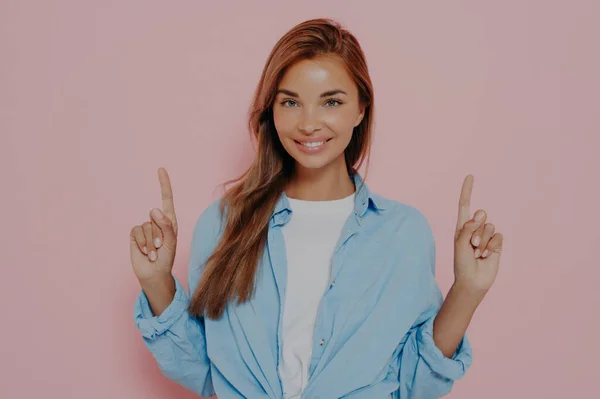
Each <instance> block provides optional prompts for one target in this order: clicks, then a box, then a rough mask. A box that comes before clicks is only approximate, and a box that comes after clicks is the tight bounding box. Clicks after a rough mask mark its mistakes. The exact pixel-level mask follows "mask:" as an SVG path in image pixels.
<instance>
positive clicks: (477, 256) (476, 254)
mask: <svg viewBox="0 0 600 399" xmlns="http://www.w3.org/2000/svg"><path fill="white" fill-rule="evenodd" d="M480 253H481V251H480V250H479V248H477V249H476V250H475V257H476V258H479V254H480Z"/></svg>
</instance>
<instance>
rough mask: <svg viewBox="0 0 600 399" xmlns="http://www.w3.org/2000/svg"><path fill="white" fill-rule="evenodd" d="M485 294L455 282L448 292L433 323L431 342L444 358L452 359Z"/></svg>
mask: <svg viewBox="0 0 600 399" xmlns="http://www.w3.org/2000/svg"><path fill="white" fill-rule="evenodd" d="M484 296H485V292H481V291H473V290H470V289H468V288H466V287H465V286H463V285H461V284H460V283H458V282H455V283H454V285H452V288H450V291H448V295H447V296H446V299H445V300H444V303H443V304H442V307H441V309H440V310H439V312H438V314H437V316H436V317H435V320H434V323H433V340H434V342H435V345H436V346H437V347H438V348H439V349H440V351H441V352H442V353H443V354H444V356H446V357H452V355H453V354H454V353H455V352H456V349H457V347H458V344H459V343H460V341H461V340H462V338H463V336H464V335H465V333H466V331H467V327H468V326H469V323H470V322H471V318H472V317H473V314H474V313H475V309H477V306H479V304H480V303H481V301H482V300H483V297H484Z"/></svg>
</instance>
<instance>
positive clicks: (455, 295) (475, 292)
mask: <svg viewBox="0 0 600 399" xmlns="http://www.w3.org/2000/svg"><path fill="white" fill-rule="evenodd" d="M487 291H488V290H487V289H481V288H477V287H473V285H471V284H468V282H466V281H463V280H455V281H454V284H452V287H450V290H449V291H448V295H447V296H446V298H448V297H451V298H452V299H453V300H456V301H458V302H460V303H461V304H462V306H464V307H468V308H471V309H472V310H473V311H475V309H476V308H477V306H479V304H480V303H481V301H482V300H483V298H484V297H485V295H486V294H487Z"/></svg>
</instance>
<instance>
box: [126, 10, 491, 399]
mask: <svg viewBox="0 0 600 399" xmlns="http://www.w3.org/2000/svg"><path fill="white" fill-rule="evenodd" d="M373 104H374V98H373V89H372V85H371V80H370V77H369V73H368V69H367V64H366V61H365V58H364V54H363V52H362V50H361V48H360V46H359V43H358V42H357V40H356V38H355V37H354V36H353V35H352V34H351V33H350V32H348V31H347V30H345V29H343V28H342V27H340V26H339V25H338V24H337V23H335V22H333V21H330V20H325V19H316V20H310V21H306V22H304V23H301V24H299V25H297V26H296V27H294V28H293V29H292V30H290V31H289V32H288V33H286V34H285V35H284V36H283V37H282V38H281V39H280V40H279V41H278V42H277V44H276V45H275V47H274V48H273V50H272V52H271V54H270V55H269V57H268V59H267V62H266V65H265V67H264V71H263V73H262V76H261V79H260V81H259V83H258V86H257V89H256V93H255V97H254V101H253V103H252V107H251V113H250V120H249V127H250V131H251V133H252V134H253V137H254V139H255V140H256V143H257V154H256V156H255V158H254V161H253V163H252V164H251V165H250V167H249V168H248V170H247V171H246V172H245V173H244V174H243V175H242V176H241V177H240V178H238V179H236V180H234V181H232V182H235V183H236V184H235V185H233V187H231V188H229V189H228V190H227V191H226V192H225V194H224V195H223V196H222V197H221V198H219V199H218V200H216V201H214V202H213V203H212V204H211V205H210V206H209V207H208V208H207V209H206V210H204V211H203V212H202V213H201V215H200V217H199V219H198V221H197V223H196V225H195V228H194V232H193V236H192V246H191V256H190V260H189V269H188V286H189V294H188V292H186V290H185V289H184V288H183V286H182V285H181V283H180V282H179V281H178V280H177V278H175V277H174V276H173V274H172V267H173V262H174V259H175V250H176V244H177V218H176V215H175V207H174V204H173V193H172V189H171V184H170V180H169V177H168V174H167V172H166V170H165V169H164V168H160V169H159V180H160V185H161V191H162V198H163V205H162V211H161V210H159V209H153V210H152V211H151V212H150V219H149V221H146V222H145V223H143V224H142V225H140V226H136V227H134V228H133V229H132V230H131V239H130V241H131V262H132V265H133V269H134V271H135V274H136V276H137V278H138V280H139V282H140V284H141V288H142V291H141V292H140V294H139V297H138V299H137V301H136V303H135V312H134V318H135V322H136V325H137V326H138V327H139V329H140V331H141V333H142V336H143V340H144V342H145V343H146V345H147V347H148V348H149V350H150V351H151V352H152V354H153V355H154V357H155V359H156V361H157V363H158V365H159V367H160V369H161V370H162V372H163V373H164V374H165V375H166V376H167V377H169V378H171V379H173V380H175V381H177V382H178V383H179V384H181V385H183V386H185V387H187V388H188V389H190V390H192V391H193V392H196V393H198V394H199V395H202V396H211V395H214V394H217V395H218V397H219V398H220V399H228V398H251V399H255V398H296V397H302V398H323V399H335V398H350V397H351V398H369V399H377V398H437V397H440V396H442V395H444V394H446V393H448V392H449V391H450V390H451V388H452V385H453V382H454V381H455V380H456V379H458V378H460V377H462V376H463V375H464V374H465V372H466V370H467V368H468V367H469V366H470V364H471V348H470V346H469V343H468V340H467V338H466V336H465V332H466V329H467V326H468V324H469V322H470V320H471V317H472V315H473V312H474V311H475V309H476V308H477V306H478V305H479V303H480V301H481V300H482V298H483V296H484V295H485V294H486V293H487V291H488V289H489V288H490V287H491V285H492V283H493V281H494V279H495V277H496V273H497V271H498V266H499V260H500V253H501V247H502V235H501V234H499V233H496V232H495V231H494V226H493V225H492V224H491V223H489V222H487V220H486V213H485V212H484V211H482V210H479V211H477V212H476V213H475V214H474V215H472V214H471V211H470V207H469V199H470V196H471V190H472V185H473V177H472V176H471V175H468V176H467V177H466V178H465V180H464V183H463V187H462V192H461V195H460V199H459V214H458V222H457V227H456V234H455V236H454V244H455V245H454V248H455V254H454V272H455V282H454V284H453V286H452V288H451V289H450V291H449V292H448V294H447V296H446V299H445V300H444V299H443V296H442V294H441V292H440V290H439V288H438V286H437V284H436V281H435V276H434V271H435V243H434V238H433V234H432V231H431V228H430V226H429V224H428V221H427V219H426V218H425V217H424V216H423V214H422V213H421V212H420V211H418V210H417V209H416V208H415V207H413V206H410V205H407V204H403V203H401V202H398V201H395V200H392V199H388V198H384V197H382V196H380V195H378V194H376V193H375V192H373V191H371V190H370V189H369V188H368V186H367V185H366V184H365V181H364V179H363V177H362V176H361V175H360V174H359V173H358V169H359V167H360V166H361V165H362V164H363V162H364V161H365V160H368V155H369V149H370V144H371V136H372V122H373ZM444 263H448V262H444Z"/></svg>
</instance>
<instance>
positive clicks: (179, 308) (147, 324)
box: [133, 276, 189, 339]
mask: <svg viewBox="0 0 600 399" xmlns="http://www.w3.org/2000/svg"><path fill="white" fill-rule="evenodd" d="M173 279H174V280H175V296H174V298H173V302H171V303H170V304H169V306H167V308H166V309H165V310H164V311H163V312H162V313H161V314H160V315H159V316H154V314H153V313H152V309H151V308H150V303H149V302H148V298H147V297H146V294H145V293H144V291H143V290H141V291H140V293H139V295H138V297H137V300H136V302H135V305H134V311H133V318H134V321H135V324H136V326H137V327H138V328H139V329H140V331H141V332H142V335H143V336H144V337H145V338H148V339H155V338H156V337H157V336H158V335H161V334H163V333H164V332H165V331H167V330H168V329H169V328H171V326H173V324H175V322H176V321H177V320H178V319H179V318H180V317H181V315H182V314H183V313H185V312H186V310H187V307H188V304H189V299H188V295H187V293H186V292H185V289H184V288H183V286H182V285H181V283H180V282H179V280H178V279H177V277H175V276H173Z"/></svg>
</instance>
